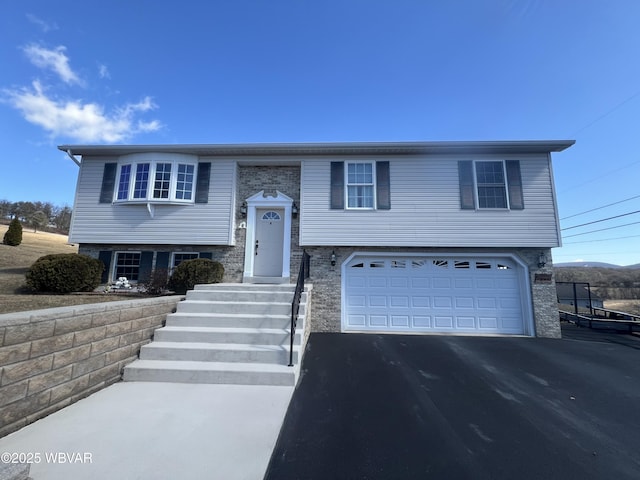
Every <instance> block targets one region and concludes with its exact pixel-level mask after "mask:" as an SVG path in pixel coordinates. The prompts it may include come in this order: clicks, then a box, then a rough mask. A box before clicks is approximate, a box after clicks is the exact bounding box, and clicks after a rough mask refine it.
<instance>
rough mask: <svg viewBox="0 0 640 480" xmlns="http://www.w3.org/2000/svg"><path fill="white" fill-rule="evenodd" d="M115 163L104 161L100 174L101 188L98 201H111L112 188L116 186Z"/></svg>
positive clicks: (116, 165) (116, 166)
mask: <svg viewBox="0 0 640 480" xmlns="http://www.w3.org/2000/svg"><path fill="white" fill-rule="evenodd" d="M117 169H118V164H117V163H105V164H104V173H103V174H102V188H101V189H100V200H99V202H100V203H112V202H113V189H114V188H115V186H116V170H117Z"/></svg>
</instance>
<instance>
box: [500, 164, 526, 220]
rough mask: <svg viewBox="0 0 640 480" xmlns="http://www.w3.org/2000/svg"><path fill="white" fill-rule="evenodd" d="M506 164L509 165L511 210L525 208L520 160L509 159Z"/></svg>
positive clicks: (508, 179) (508, 180)
mask: <svg viewBox="0 0 640 480" xmlns="http://www.w3.org/2000/svg"><path fill="white" fill-rule="evenodd" d="M505 164H506V167H507V184H508V186H509V207H510V208H511V210H524V197H523V196H522V177H521V176H520V162H519V161H518V160H507V161H506V162H505Z"/></svg>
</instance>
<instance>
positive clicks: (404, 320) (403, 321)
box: [391, 315, 409, 327]
mask: <svg viewBox="0 0 640 480" xmlns="http://www.w3.org/2000/svg"><path fill="white" fill-rule="evenodd" d="M391 326H392V327H408V326H409V315H391Z"/></svg>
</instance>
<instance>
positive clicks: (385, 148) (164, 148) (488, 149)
mask: <svg viewBox="0 0 640 480" xmlns="http://www.w3.org/2000/svg"><path fill="white" fill-rule="evenodd" d="M574 143H575V141H574V140H534V141H467V142H454V141H451V142H345V143H341V142H338V143H334V142H329V143H242V144H165V145H60V146H59V147H58V149H59V150H62V151H64V152H67V153H69V154H71V155H96V156H101V155H126V154H130V153H142V152H158V153H185V154H193V155H203V156H216V155H224V156H267V155H279V156H293V155H295V156H304V155H385V154H386V155H418V154H437V153H449V154H454V153H462V154H471V153H474V154H481V153H486V154H516V153H520V154H522V153H550V152H561V151H562V150H564V149H566V148H569V147H570V146H571V145H573V144H574Z"/></svg>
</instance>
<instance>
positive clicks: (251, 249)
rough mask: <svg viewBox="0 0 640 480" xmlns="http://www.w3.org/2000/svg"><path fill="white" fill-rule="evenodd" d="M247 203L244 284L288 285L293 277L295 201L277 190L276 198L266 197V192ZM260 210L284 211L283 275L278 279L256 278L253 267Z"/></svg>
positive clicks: (260, 193) (247, 200) (253, 196)
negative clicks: (292, 222)
mask: <svg viewBox="0 0 640 480" xmlns="http://www.w3.org/2000/svg"><path fill="white" fill-rule="evenodd" d="M246 202H247V237H246V240H245V246H244V272H243V279H242V281H243V282H246V283H256V282H266V283H288V282H289V278H290V276H291V273H290V258H291V206H292V205H293V199H292V198H290V197H288V196H286V195H285V194H284V193H282V192H280V191H278V190H276V195H275V196H265V194H264V190H261V191H259V192H258V193H256V194H255V195H252V196H251V197H249V198H247V199H246ZM258 208H273V209H277V208H278V209H284V218H283V221H284V238H283V242H282V274H281V275H280V276H278V277H255V276H254V275H253V266H254V261H255V254H256V252H255V242H256V222H257V221H258V218H257V215H256V210H257V209H258Z"/></svg>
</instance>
